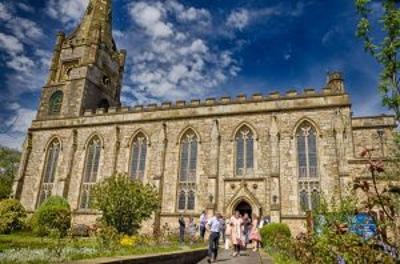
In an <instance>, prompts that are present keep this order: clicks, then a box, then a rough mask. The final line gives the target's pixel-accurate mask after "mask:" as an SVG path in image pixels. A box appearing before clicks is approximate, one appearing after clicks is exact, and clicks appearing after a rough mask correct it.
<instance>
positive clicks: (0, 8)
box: [0, 3, 11, 20]
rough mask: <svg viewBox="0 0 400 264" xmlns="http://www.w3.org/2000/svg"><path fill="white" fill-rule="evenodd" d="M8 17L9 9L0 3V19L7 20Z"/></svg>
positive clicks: (9, 14)
mask: <svg viewBox="0 0 400 264" xmlns="http://www.w3.org/2000/svg"><path fill="white" fill-rule="evenodd" d="M10 18H11V12H10V10H9V9H8V7H7V6H6V5H5V4H3V3H0V20H8V19H10Z"/></svg>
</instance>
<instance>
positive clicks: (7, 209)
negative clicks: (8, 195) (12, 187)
mask: <svg viewBox="0 0 400 264" xmlns="http://www.w3.org/2000/svg"><path fill="white" fill-rule="evenodd" d="M25 219H26V212H25V209H24V207H23V206H22V205H21V203H20V202H19V201H18V200H14V199H6V200H2V201H0V234H9V233H11V232H13V231H16V230H21V229H22V228H23V226H24V223H25Z"/></svg>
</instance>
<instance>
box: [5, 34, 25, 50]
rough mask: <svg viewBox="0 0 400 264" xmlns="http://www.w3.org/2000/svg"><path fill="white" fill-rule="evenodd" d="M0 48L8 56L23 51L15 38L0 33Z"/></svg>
mask: <svg viewBox="0 0 400 264" xmlns="http://www.w3.org/2000/svg"><path fill="white" fill-rule="evenodd" d="M0 48H1V49H2V50H4V51H5V52H7V53H8V54H15V53H18V52H22V51H23V50H24V46H23V45H22V43H21V42H20V41H19V40H18V39H17V38H16V37H14V36H11V35H7V34H4V33H1V32H0Z"/></svg>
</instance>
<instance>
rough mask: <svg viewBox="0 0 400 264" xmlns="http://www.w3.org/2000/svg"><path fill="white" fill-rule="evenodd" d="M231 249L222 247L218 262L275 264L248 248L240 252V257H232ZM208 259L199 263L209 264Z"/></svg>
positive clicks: (224, 263)
mask: <svg viewBox="0 0 400 264" xmlns="http://www.w3.org/2000/svg"><path fill="white" fill-rule="evenodd" d="M231 253H232V251H231V250H229V251H228V250H225V249H222V248H220V250H219V252H218V254H219V256H218V263H221V264H241V263H243V264H273V262H272V261H271V260H270V259H269V258H268V257H266V256H262V257H260V254H259V253H257V252H256V253H255V252H253V251H252V250H251V249H247V250H246V251H242V252H241V253H240V257H232V256H231ZM207 259H208V258H205V259H203V260H202V261H200V262H199V263H198V264H207V263H208V262H207Z"/></svg>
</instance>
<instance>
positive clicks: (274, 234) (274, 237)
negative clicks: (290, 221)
mask: <svg viewBox="0 0 400 264" xmlns="http://www.w3.org/2000/svg"><path fill="white" fill-rule="evenodd" d="M260 233H261V238H262V243H263V245H264V246H268V247H274V246H276V244H277V242H279V240H288V239H290V237H291V233H290V229H289V227H288V225H286V224H280V223H272V224H268V225H266V226H264V227H263V228H261V231H260Z"/></svg>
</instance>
